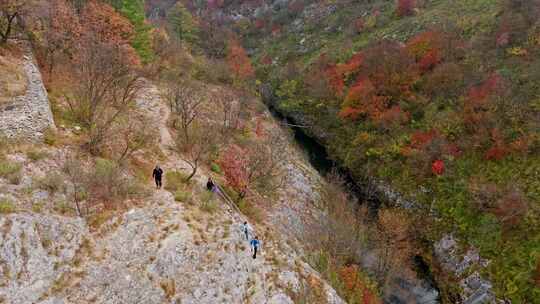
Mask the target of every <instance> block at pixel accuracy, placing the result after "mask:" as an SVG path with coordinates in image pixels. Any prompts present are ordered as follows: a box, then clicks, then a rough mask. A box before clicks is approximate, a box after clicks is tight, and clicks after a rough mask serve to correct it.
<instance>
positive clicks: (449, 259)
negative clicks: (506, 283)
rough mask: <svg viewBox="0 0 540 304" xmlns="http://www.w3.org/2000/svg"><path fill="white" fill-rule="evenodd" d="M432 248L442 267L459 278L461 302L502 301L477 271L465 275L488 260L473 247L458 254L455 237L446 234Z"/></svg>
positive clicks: (486, 264)
mask: <svg viewBox="0 0 540 304" xmlns="http://www.w3.org/2000/svg"><path fill="white" fill-rule="evenodd" d="M434 249H435V255H436V257H437V259H438V260H439V261H440V262H441V264H442V266H443V268H445V270H447V271H450V272H452V273H453V274H454V275H455V276H456V277H457V278H458V279H459V280H460V281H459V285H460V287H461V298H462V300H463V303H465V304H483V303H504V301H502V300H500V299H497V298H496V297H495V294H494V293H493V291H492V290H491V288H492V284H491V282H490V281H488V280H485V279H483V278H482V277H480V274H479V273H478V271H474V272H472V274H470V275H466V273H467V272H470V271H468V270H469V269H471V268H473V267H476V268H475V269H478V268H480V269H481V268H484V267H486V266H488V265H489V261H487V260H484V259H482V258H481V257H480V256H479V255H478V252H477V250H476V249H475V248H470V249H469V250H468V251H467V252H466V253H465V254H459V253H458V244H457V241H456V239H455V238H454V237H453V236H452V235H446V236H444V237H443V238H442V239H441V240H440V241H439V242H437V243H436V244H435V246H434Z"/></svg>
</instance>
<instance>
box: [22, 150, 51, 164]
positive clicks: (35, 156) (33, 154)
mask: <svg viewBox="0 0 540 304" xmlns="http://www.w3.org/2000/svg"><path fill="white" fill-rule="evenodd" d="M26 156H28V158H29V159H30V160H32V161H39V160H42V159H44V158H47V157H48V156H49V153H47V152H45V151H41V150H30V151H28V152H27V153H26Z"/></svg>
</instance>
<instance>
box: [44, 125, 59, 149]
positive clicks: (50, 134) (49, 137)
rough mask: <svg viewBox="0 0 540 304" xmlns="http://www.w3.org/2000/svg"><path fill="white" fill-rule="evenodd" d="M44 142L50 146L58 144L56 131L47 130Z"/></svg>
mask: <svg viewBox="0 0 540 304" xmlns="http://www.w3.org/2000/svg"><path fill="white" fill-rule="evenodd" d="M43 142H44V143H46V144H47V145H49V146H54V144H56V131H55V130H54V129H52V128H47V129H46V130H45V131H44V132H43Z"/></svg>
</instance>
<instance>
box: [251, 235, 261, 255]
mask: <svg viewBox="0 0 540 304" xmlns="http://www.w3.org/2000/svg"><path fill="white" fill-rule="evenodd" d="M260 244H261V242H259V237H258V236H256V237H255V238H254V239H253V240H251V248H252V249H251V251H252V252H253V259H256V258H257V249H259V245H260Z"/></svg>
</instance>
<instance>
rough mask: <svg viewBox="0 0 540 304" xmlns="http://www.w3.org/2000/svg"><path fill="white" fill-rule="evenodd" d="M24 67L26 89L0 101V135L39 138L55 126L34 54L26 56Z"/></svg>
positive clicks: (35, 139)
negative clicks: (2, 101) (20, 93)
mask: <svg viewBox="0 0 540 304" xmlns="http://www.w3.org/2000/svg"><path fill="white" fill-rule="evenodd" d="M22 62H23V65H22V69H23V70H24V73H25V74H26V78H27V79H28V85H27V89H26V93H25V94H24V95H21V96H16V97H13V98H12V99H11V100H8V101H7V102H4V103H2V104H0V135H2V136H5V137H8V138H15V139H23V140H30V141H37V140H41V139H43V134H44V131H45V130H47V129H48V128H53V129H54V128H55V125H54V120H53V116H52V112H51V108H50V105H49V99H48V97H47V91H46V90H45V87H44V85H43V81H42V79H41V73H40V72H39V69H38V67H37V65H36V63H35V62H34V60H33V58H32V55H31V54H27V55H25V56H24V58H23V61H22Z"/></svg>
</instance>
